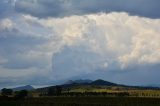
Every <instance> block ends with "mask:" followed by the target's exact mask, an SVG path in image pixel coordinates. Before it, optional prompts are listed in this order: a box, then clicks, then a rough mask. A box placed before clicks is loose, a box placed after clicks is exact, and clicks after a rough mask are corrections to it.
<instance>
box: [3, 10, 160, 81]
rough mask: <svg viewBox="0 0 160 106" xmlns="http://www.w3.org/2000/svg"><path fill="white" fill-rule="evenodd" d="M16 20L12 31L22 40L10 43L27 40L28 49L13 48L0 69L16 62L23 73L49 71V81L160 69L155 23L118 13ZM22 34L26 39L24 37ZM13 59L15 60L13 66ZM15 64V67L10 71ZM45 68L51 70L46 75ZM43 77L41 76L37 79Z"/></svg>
mask: <svg viewBox="0 0 160 106" xmlns="http://www.w3.org/2000/svg"><path fill="white" fill-rule="evenodd" d="M19 18H20V20H21V21H20V22H21V23H22V24H23V28H21V27H20V26H21V25H20V24H19V23H17V22H19V21H15V22H14V25H15V27H16V29H17V30H18V32H20V33H21V34H24V35H25V36H23V35H18V36H16V39H17V38H18V37H19V36H21V37H22V36H23V37H22V38H21V39H26V37H27V36H29V39H28V41H27V42H28V43H24V44H23V45H22V44H21V45H22V46H18V47H19V48H18V50H17V49H16V50H17V51H16V52H14V54H15V55H14V54H13V53H12V54H8V55H9V56H8V57H7V56H5V57H3V59H5V58H6V59H5V60H7V62H5V63H4V64H3V65H2V67H3V68H4V67H5V68H9V66H10V65H11V64H15V61H20V62H19V63H21V64H22V63H23V64H22V65H24V68H26V67H28V69H33V67H34V69H37V73H39V69H41V70H42V69H43V70H52V71H53V73H52V72H49V74H50V75H51V74H53V76H52V75H51V76H50V77H55V76H58V78H59V79H62V78H69V77H72V76H78V75H80V74H85V73H92V72H93V71H96V70H104V71H112V70H125V68H127V67H130V66H141V65H144V64H159V63H160V43H159V42H160V36H159V33H160V31H159V29H160V19H149V18H144V17H139V16H130V15H129V14H127V13H124V12H121V13H118V12H112V13H109V14H106V13H97V14H90V15H82V16H76V15H75V16H70V17H64V18H45V19H39V18H37V17H33V16H30V15H23V16H21V17H19ZM12 21H14V20H12ZM6 22H10V21H6ZM1 23H3V22H1ZM24 28H25V29H24ZM27 28H29V30H32V33H29V32H28V33H27V31H26V29H27ZM37 28H38V29H37ZM39 29H40V30H39ZM27 30H28V29H27ZM37 30H38V31H37ZM41 30H43V31H41ZM39 31H40V32H39ZM41 32H43V34H41ZM12 33H14V32H12ZM16 33H17V32H16ZM26 33H27V34H26ZM6 35H7V32H6ZM30 37H31V38H34V39H32V40H31V39H30ZM9 38H10V36H8V37H6V38H5V39H9ZM27 38H28V37H27ZM30 41H32V43H29V42H30ZM8 43H9V42H8ZM14 43H15V44H16V45H17V43H16V41H12V44H13V45H8V46H9V47H13V46H14ZM19 44H20V43H19ZM19 44H18V45H19ZM33 45H34V47H33ZM1 46H6V45H5V44H4V45H3V43H2V45H1ZM24 47H25V48H26V50H25V49H24ZM5 52H7V51H5V49H3V53H4V54H5ZM16 56H17V57H19V58H18V60H15V59H17V58H14V57H16ZM72 56H74V57H72ZM1 57H2V56H1ZM36 61H37V62H36ZM52 62H53V63H52ZM19 63H17V64H15V66H14V69H15V68H16V67H17V66H18V65H19ZM29 63H32V64H29ZM6 64H8V65H6ZM34 64H35V65H34ZM48 64H49V65H48ZM51 65H53V69H50V68H51ZM62 67H64V68H62ZM21 68H23V67H21ZM10 70H11V68H10ZM7 72H9V71H7ZM45 72H46V71H41V73H42V74H43V73H45ZM11 73H12V72H11ZM31 73H32V71H31ZM35 73H36V72H35V71H34V74H35ZM2 74H3V73H2ZM5 75H6V73H5ZM35 75H36V74H35ZM38 75H39V74H38ZM53 79H54V78H53Z"/></svg>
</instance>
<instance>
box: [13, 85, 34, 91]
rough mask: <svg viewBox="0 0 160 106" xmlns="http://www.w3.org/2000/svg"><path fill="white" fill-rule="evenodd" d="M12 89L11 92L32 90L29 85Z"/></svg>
mask: <svg viewBox="0 0 160 106" xmlns="http://www.w3.org/2000/svg"><path fill="white" fill-rule="evenodd" d="M12 89H13V91H20V90H33V89H34V88H33V87H32V86H31V85H26V86H20V87H16V88H12Z"/></svg>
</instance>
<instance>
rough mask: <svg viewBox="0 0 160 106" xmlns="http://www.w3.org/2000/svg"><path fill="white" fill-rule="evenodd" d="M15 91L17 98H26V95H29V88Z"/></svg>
mask: <svg viewBox="0 0 160 106" xmlns="http://www.w3.org/2000/svg"><path fill="white" fill-rule="evenodd" d="M15 93H16V95H15V98H18V99H24V98H25V97H27V96H28V91H27V90H21V91H17V92H15Z"/></svg>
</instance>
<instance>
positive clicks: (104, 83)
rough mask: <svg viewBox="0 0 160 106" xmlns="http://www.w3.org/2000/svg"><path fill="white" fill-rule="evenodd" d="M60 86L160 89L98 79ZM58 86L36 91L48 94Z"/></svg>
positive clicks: (69, 82) (74, 81)
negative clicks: (48, 90) (47, 92)
mask: <svg viewBox="0 0 160 106" xmlns="http://www.w3.org/2000/svg"><path fill="white" fill-rule="evenodd" d="M58 86H61V87H62V88H63V89H68V88H69V89H70V90H71V89H74V88H76V87H78V88H82V89H85V88H87V87H88V88H93V87H94V88H96V87H97V89H98V88H99V87H103V88H105V87H106V88H107V87H110V88H112V87H113V88H114V89H115V88H117V89H121V90H130V89H132V90H146V89H149V90H151V89H152V90H159V89H160V88H159V87H150V86H148V87H143V86H128V85H122V84H116V83H112V82H109V81H105V80H102V79H98V80H95V81H92V80H69V81H67V82H65V83H64V84H62V85H58ZM54 87H56V86H49V87H44V88H38V89H36V91H38V92H46V91H47V89H49V88H54ZM94 88H93V89H94Z"/></svg>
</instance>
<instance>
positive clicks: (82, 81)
mask: <svg viewBox="0 0 160 106" xmlns="http://www.w3.org/2000/svg"><path fill="white" fill-rule="evenodd" d="M91 82H92V80H89V79H84V80H82V79H79V80H69V81H67V82H65V83H64V84H73V83H77V84H83V83H91Z"/></svg>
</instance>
